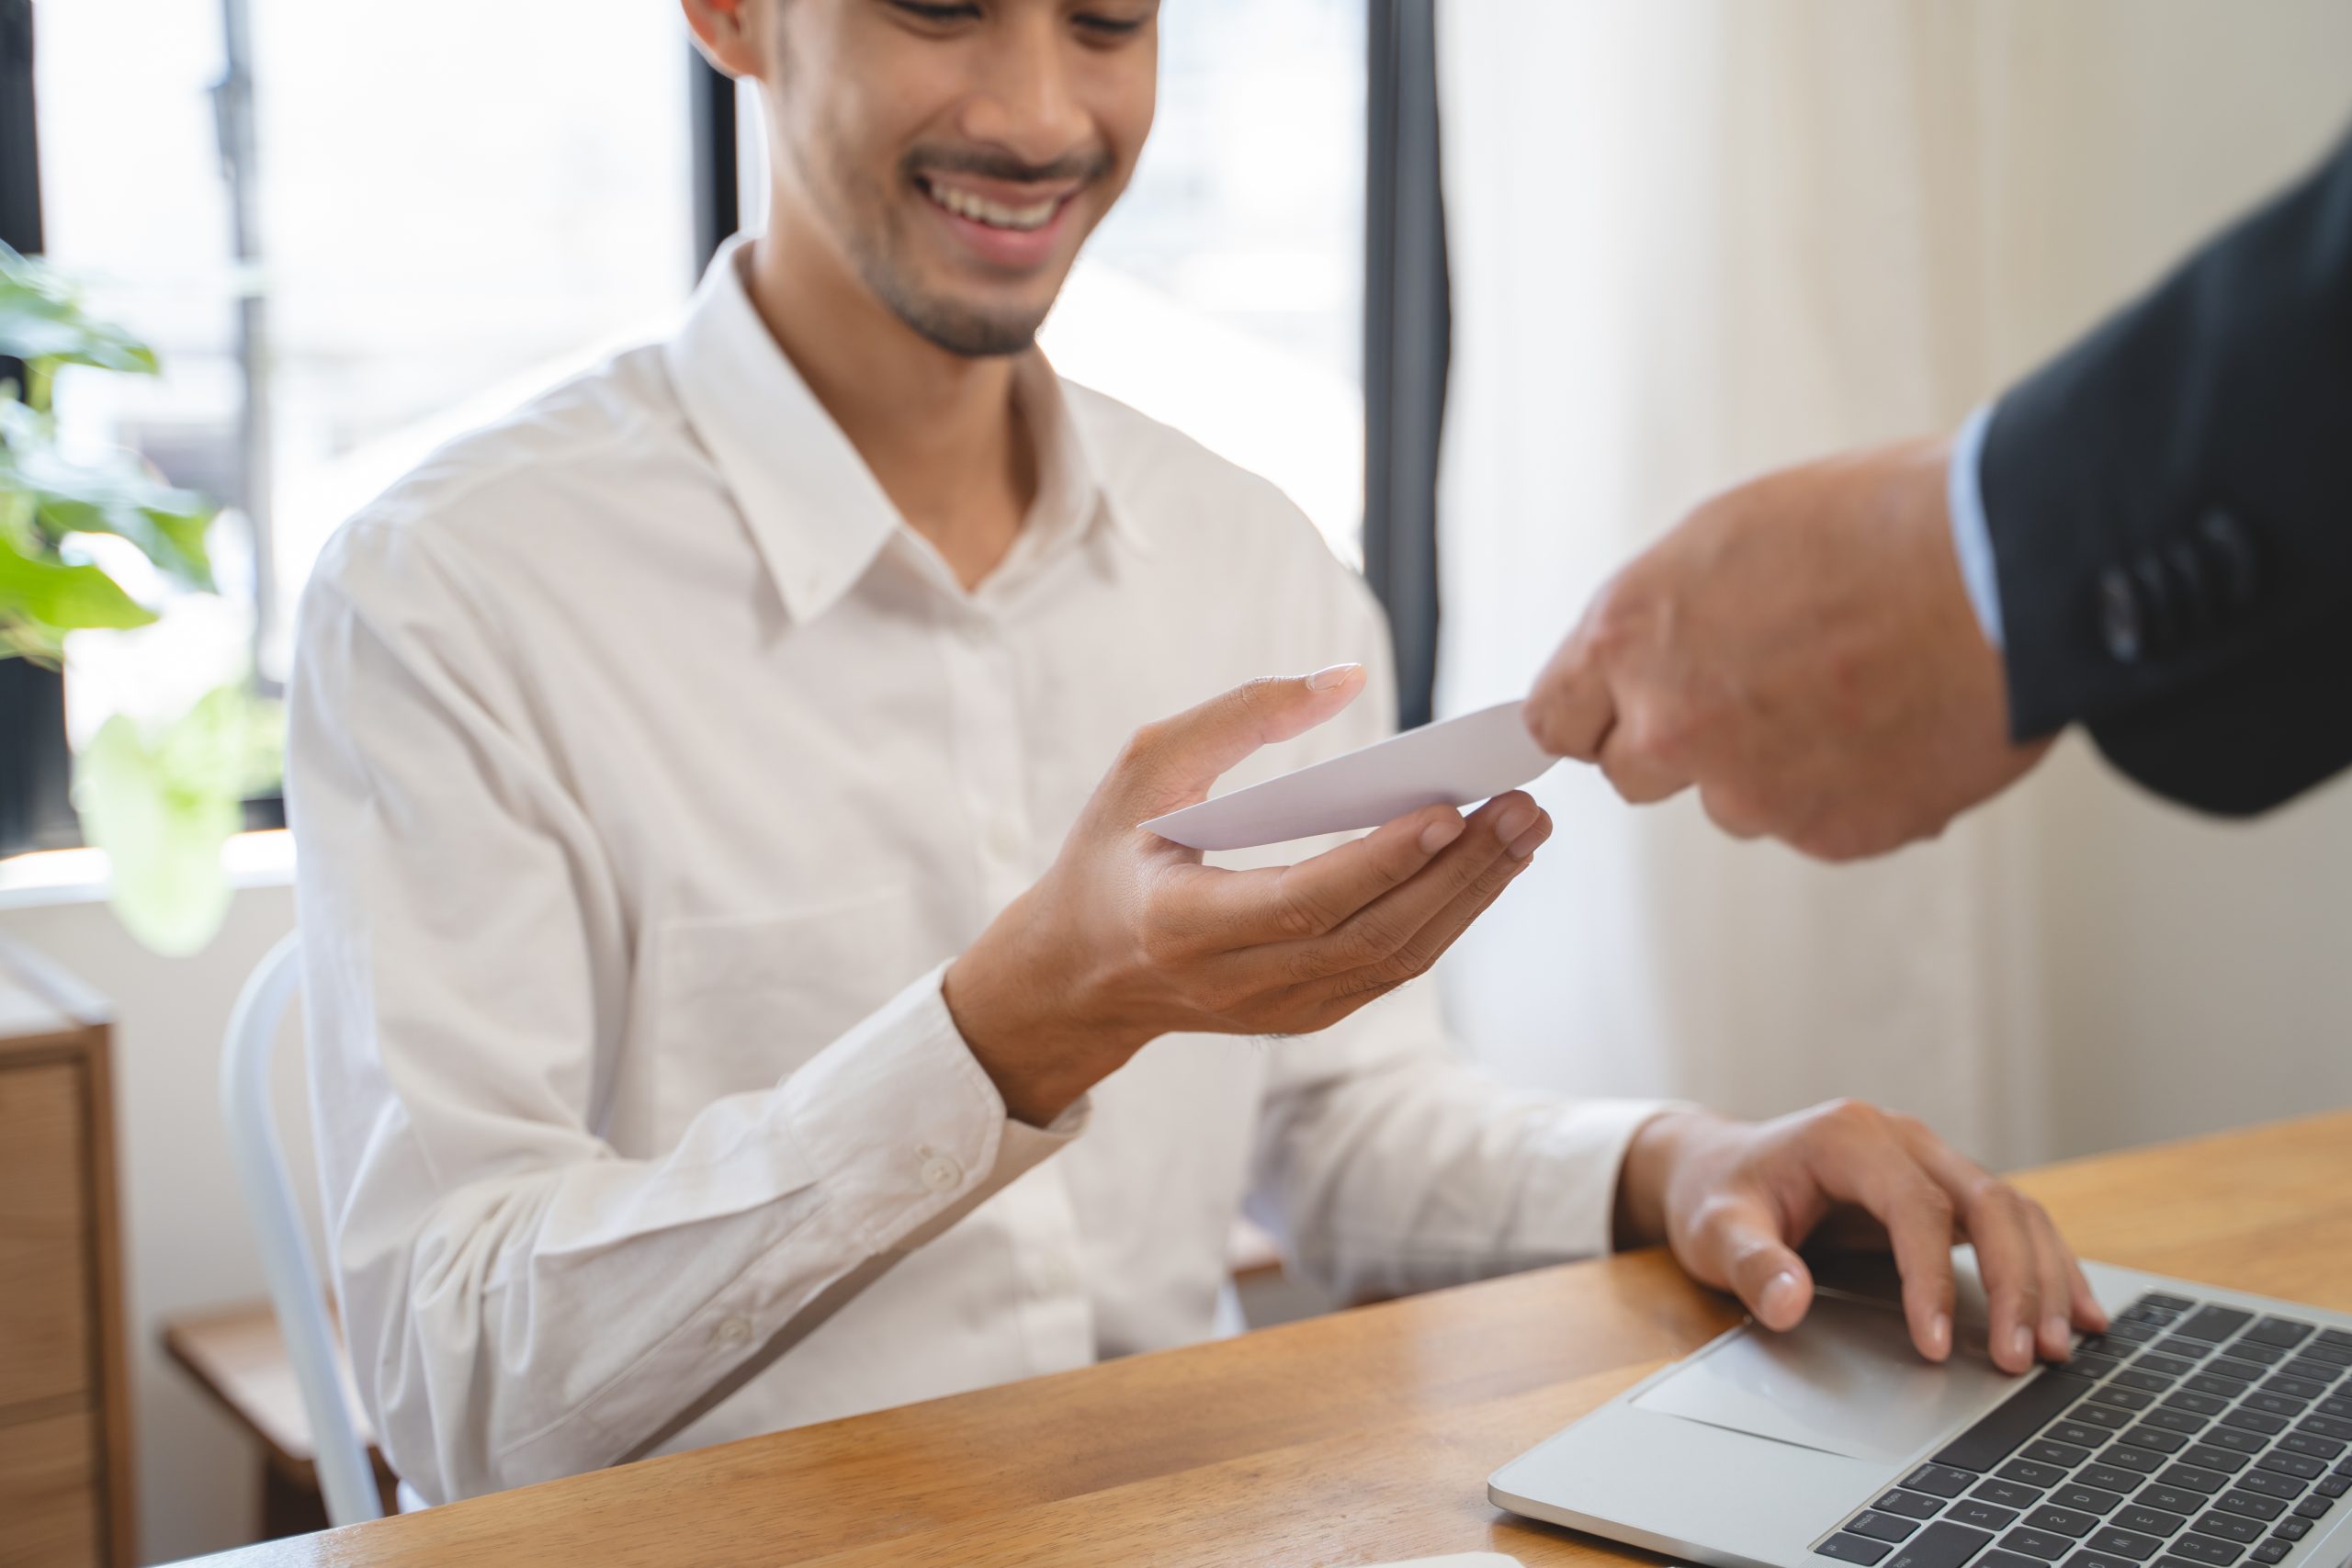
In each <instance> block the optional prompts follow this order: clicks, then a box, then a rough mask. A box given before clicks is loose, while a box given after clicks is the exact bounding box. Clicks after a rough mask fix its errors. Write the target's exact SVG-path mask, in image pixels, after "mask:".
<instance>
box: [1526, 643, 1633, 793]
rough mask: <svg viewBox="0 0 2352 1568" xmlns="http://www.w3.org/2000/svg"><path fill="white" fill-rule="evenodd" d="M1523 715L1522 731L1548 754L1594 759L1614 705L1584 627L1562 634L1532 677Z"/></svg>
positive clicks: (1613, 717)
mask: <svg viewBox="0 0 2352 1568" xmlns="http://www.w3.org/2000/svg"><path fill="white" fill-rule="evenodd" d="M1588 625H1589V618H1588ZM1525 711H1526V716H1527V728H1528V732H1529V733H1530V734H1531V735H1532V736H1533V737H1534V738H1535V743H1536V744H1537V745H1538V746H1541V747H1543V748H1544V750H1546V751H1549V752H1550V753H1551V754H1552V755H1553V756H1555V757H1574V758H1575V759H1577V761H1583V762H1592V761H1599V760H1600V747H1601V742H1602V741H1604V740H1605V739H1608V736H1609V730H1610V728H1611V726H1612V725H1613V724H1614V723H1615V722H1616V719H1617V705H1616V700H1615V698H1614V696H1613V695H1612V694H1611V691H1610V689H1609V677H1608V675H1607V673H1606V672H1605V671H1603V670H1602V668H1601V665H1600V660H1599V659H1598V658H1596V657H1594V653H1593V646H1592V640H1591V638H1590V637H1588V636H1587V635H1586V627H1585V626H1577V629H1576V630H1574V631H1572V632H1570V633H1569V634H1568V636H1567V637H1566V640H1564V641H1563V642H1562V643H1561V644H1560V647H1559V649H1558V651H1557V652H1555V653H1554V654H1553V655H1552V661H1551V662H1550V663H1548V664H1546V665H1545V666H1544V672H1543V673H1542V674H1540V675H1538V676H1537V677H1536V678H1535V686H1534V689H1533V690H1532V691H1531V692H1530V693H1529V694H1528V696H1527V706H1526V710H1525Z"/></svg>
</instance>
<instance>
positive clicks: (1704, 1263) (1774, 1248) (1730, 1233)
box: [1683, 1199, 1813, 1329]
mask: <svg viewBox="0 0 2352 1568" xmlns="http://www.w3.org/2000/svg"><path fill="white" fill-rule="evenodd" d="M1690 1250H1691V1253H1692V1254H1693V1256H1691V1257H1686V1258H1684V1259H1683V1267H1684V1268H1686V1269H1690V1271H1691V1276H1692V1277H1693V1278H1694V1279H1697V1280H1701V1281H1702V1282H1703V1283H1706V1284H1710V1285H1715V1286H1720V1287H1723V1288H1724V1289H1727V1290H1729V1291H1730V1292H1732V1293H1733V1294H1734V1295H1736V1296H1737V1297H1738V1298H1739V1299H1740V1301H1741V1302H1742V1303H1745V1304H1746V1305H1747V1310H1748V1311H1749V1312H1751V1313H1753V1314H1756V1321H1757V1322H1758V1323H1760V1324H1762V1325H1764V1326H1765V1327H1767V1328H1773V1329H1790V1328H1794V1327H1795V1326H1796V1325H1798V1324H1800V1323H1802V1322H1804V1314H1805V1313H1806V1311H1807V1310H1808V1309H1809V1308H1810V1307H1811V1306H1812V1305H1813V1271H1812V1270H1811V1269H1807V1268H1806V1267H1805V1266H1804V1258H1799V1257H1798V1256H1797V1255H1796V1252H1795V1250H1794V1249H1793V1248H1792V1247H1790V1246H1789V1244H1788V1243H1787V1242H1785V1241H1783V1240H1782V1239H1781V1227H1780V1224H1778V1222H1777V1221H1775V1220H1774V1218H1773V1216H1772V1213H1771V1212H1770V1209H1768V1208H1767V1207H1766V1206H1765V1205H1764V1203H1763V1202H1761V1201H1758V1200H1756V1199H1736V1200H1731V1201H1727V1202H1725V1203H1724V1205H1723V1207H1721V1208H1719V1209H1718V1210H1717V1211H1716V1212H1715V1213H1713V1214H1712V1215H1710V1216H1709V1217H1708V1222H1707V1224H1704V1225H1703V1226H1702V1228H1701V1231H1700V1235H1699V1237H1698V1239H1697V1240H1696V1241H1694V1242H1693V1243H1692V1244H1691V1249H1690Z"/></svg>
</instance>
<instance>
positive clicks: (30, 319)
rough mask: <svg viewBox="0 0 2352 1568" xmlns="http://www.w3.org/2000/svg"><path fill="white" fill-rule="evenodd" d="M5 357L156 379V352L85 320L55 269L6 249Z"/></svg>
mask: <svg viewBox="0 0 2352 1568" xmlns="http://www.w3.org/2000/svg"><path fill="white" fill-rule="evenodd" d="M0 356H5V357H6V358H10V359H22V360H26V361H28V362H32V361H38V360H44V359H45V360H51V361H54V362H56V363H58V364H61V365H94V366H96V367H99V368H100V369H104V370H127V371H130V372H131V373H133V374H135V375H144V376H152V375H153V374H154V373H155V369H156V366H155V355H154V351H153V349H150V348H149V347H148V346H147V345H146V344H142V343H141V342H140V341H139V340H138V339H137V338H135V337H133V336H131V335H130V333H128V332H126V331H124V330H123V329H122V328H120V327H119V326H116V325H115V324H114V323H112V322H111V321H98V320H96V318H94V317H92V316H89V315H87V314H85V312H84V311H83V310H82V306H81V302H80V300H78V299H76V298H75V297H74V291H73V289H72V288H69V287H68V286H67V285H66V283H65V280H64V279H63V278H62V277H60V276H58V275H57V273H56V272H55V271H54V270H53V269H51V267H49V266H47V265H44V264H42V263H41V262H39V261H36V260H33V259H31V258H29V257H27V256H22V255H19V254H17V253H16V252H15V251H12V250H9V249H8V248H7V247H6V246H5V245H0Z"/></svg>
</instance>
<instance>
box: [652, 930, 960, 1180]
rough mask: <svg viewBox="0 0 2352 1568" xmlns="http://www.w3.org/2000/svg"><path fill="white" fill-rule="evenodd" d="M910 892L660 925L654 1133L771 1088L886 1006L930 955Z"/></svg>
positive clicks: (663, 1138) (678, 1128) (679, 1127)
mask: <svg viewBox="0 0 2352 1568" xmlns="http://www.w3.org/2000/svg"><path fill="white" fill-rule="evenodd" d="M919 921H920V911H919V909H918V908H917V905H916V901H915V899H914V898H913V897H912V896H911V895H910V893H909V892H908V890H907V889H905V888H903V887H888V888H882V889H879V890H868V891H864V892H860V893H858V894H856V895H854V896H852V897H848V898H845V899H842V900H841V901H839V902H834V903H827V904H823V905H818V906H812V907H810V908H802V909H795V910H791V911H789V912H786V913H781V914H763V915H751V916H741V917H720V918H715V919H713V918H695V919H676V920H671V921H667V922H665V923H664V924H663V925H662V927H661V928H660V929H659V931H657V933H656V935H655V938H654V952H653V987H652V989H653V996H654V1007H653V1017H652V1019H651V1020H650V1026H651V1027H650V1034H651V1037H652V1040H653V1047H654V1055H655V1062H654V1065H653V1066H654V1072H653V1077H654V1081H655V1086H656V1087H655V1091H654V1100H655V1107H656V1111H655V1119H656V1122H657V1123H658V1125H657V1127H656V1128H655V1129H654V1133H655V1136H656V1139H657V1141H658V1142H659V1143H660V1144H661V1145H662V1146H664V1147H666V1146H668V1145H670V1144H672V1143H673V1142H675V1140H676V1139H677V1137H678V1136H679V1134H681V1133H683V1132H684V1129H685V1126H686V1124H687V1123H688V1122H691V1121H693V1120H694V1118H695V1115H697V1114H698V1113H699V1112H700V1111H702V1109H703V1108H704V1107H705V1106H707V1105H708V1104H709V1103H710V1102H711V1101H712V1100H716V1099H718V1098H719V1097H720V1096H722V1095H729V1094H739V1093H744V1092H747V1091H757V1090H762V1089H769V1088H772V1087H773V1086H775V1084H776V1083H777V1082H778V1081H779V1080H781V1079H782V1078H784V1077H786V1075H788V1074H789V1073H791V1072H792V1071H793V1070H794V1069H796V1068H797V1067H798V1066H801V1064H803V1063H805V1062H807V1061H808V1060H809V1058H810V1057H811V1056H814V1055H816V1054H817V1053H818V1052H820V1051H821V1050H823V1049H824V1048H825V1047H826V1046H827V1045H829V1044H831V1043H832V1042H833V1041H834V1040H835V1039H836V1038H838V1037H839V1036H840V1035H841V1034H842V1033H843V1032H846V1031H847V1030H848V1029H849V1027H850V1026H851V1025H852V1024H854V1023H855V1022H857V1021H859V1020H860V1019H862V1018H864V1017H865V1015H866V1014H868V1013H870V1012H872V1011H873V1010H875V1009H876V1008H878V1007H880V1006H881V1005H882V1004H883V1003H884V1002H886V1001H888V1000H889V999H890V998H892V997H894V996H896V995H897V994H898V993H899V991H900V990H902V989H904V988H905V987H907V985H908V984H909V983H910V982H911V981H913V980H914V979H915V977H916V976H917V975H918V974H919V973H920V972H921V971H922V967H923V966H924V965H925V964H931V963H935V962H937V960H938V958H939V957H942V956H944V954H931V953H927V952H926V951H925V943H924V942H923V940H922V931H921V930H920V926H919Z"/></svg>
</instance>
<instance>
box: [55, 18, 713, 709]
mask: <svg viewBox="0 0 2352 1568" xmlns="http://www.w3.org/2000/svg"><path fill="white" fill-rule="evenodd" d="M37 26H38V34H37V42H38V51H37V55H36V65H37V73H38V75H37V90H38V95H39V103H40V118H41V160H42V169H41V174H42V188H43V193H44V197H45V200H44V206H45V209H46V215H47V220H48V222H47V231H48V232H47V238H48V250H49V255H50V258H51V260H52V261H54V262H56V263H57V264H59V265H61V266H62V267H64V268H66V269H68V270H69V271H70V272H71V273H72V274H74V276H77V277H78V278H80V279H82V280H84V281H85V283H86V285H87V286H88V289H89V293H90V297H91V303H92V304H93V305H94V306H95V307H96V309H98V310H101V311H102V312H104V313H107V314H108V315H110V316H112V317H114V318H115V319H117V320H119V321H122V322H124V323H125V324H126V325H128V326H130V328H131V329H132V330H133V331H134V332H137V333H140V334H141V335H143V336H144V337H146V338H147V339H148V340H149V341H150V342H151V343H153V345H154V346H155V348H156V350H157V351H158V353H159V354H160V355H161V356H162V358H163V362H164V372H165V373H164V375H163V376H162V377H161V378H156V379H153V380H152V381H142V380H136V379H131V378H121V377H89V378H76V377H74V376H72V375H70V374H69V375H68V376H67V377H66V378H62V380H61V384H60V387H59V389H58V406H59V412H60V418H61V422H62V423H63V425H64V426H65V428H66V429H67V431H68V432H69V433H70V434H73V435H74V436H75V437H77V438H79V439H81V440H85V441H87V442H91V443H110V444H113V445H117V446H125V447H128V448H130V449H132V450H134V451H137V452H140V453H141V454H142V455H144V456H145V457H147V458H148V459H149V460H150V461H152V462H153V463H154V464H155V465H156V466H157V467H158V468H161V469H162V470H163V471H164V474H165V475H166V476H167V477H168V478H170V479H173V480H175V482H177V483H180V484H183V485H187V486H190V487H193V488H196V489H199V490H202V491H206V492H207V493H209V494H210V495H212V496H214V497H216V498H218V499H220V500H221V501H222V502H226V503H228V505H229V508H230V511H229V513H227V514H226V515H225V516H224V519H223V525H222V526H220V527H218V528H216V529H215V531H214V549H215V551H216V555H217V557H218V561H217V565H218V566H219V567H220V572H219V575H220V579H221V581H222V584H223V586H224V588H226V589H228V590H229V592H228V594H227V595H226V596H225V597H224V598H222V599H218V600H215V599H207V598H203V597H200V596H196V597H191V598H189V599H187V600H185V601H183V602H180V603H176V604H170V605H169V606H168V607H167V608H166V610H165V613H164V619H163V620H162V622H160V623H159V624H158V625H156V626H153V627H149V628H145V629H143V630H141V631H140V632H137V633H132V634H109V635H107V636H105V637H84V638H81V639H77V642H79V643H86V644H87V645H88V646H86V647H84V646H76V648H75V649H74V657H73V662H72V669H71V671H70V672H69V676H68V681H67V694H66V695H67V718H68V727H69V730H70V732H71V734H72V736H73V738H74V742H75V743H76V744H77V745H78V744H79V743H80V742H81V741H82V740H84V739H86V738H87V737H88V735H90V734H91V733H92V732H93V731H94V730H95V729H96V727H97V725H98V724H100V723H101V722H103V721H104V719H105V718H106V717H107V716H108V715H109V714H112V713H115V712H120V711H130V712H134V713H141V714H154V715H158V716H161V715H166V714H171V713H176V712H178V711H180V710H181V709H183V708H185V706H186V705H187V702H188V701H189V700H191V698H192V697H193V696H194V694H196V693H198V692H200V691H202V690H204V689H207V688H209V686H212V685H214V684H217V683H219V682H222V681H224V680H233V679H236V678H238V677H239V676H240V675H241V674H243V672H244V671H246V670H248V669H252V670H254V671H255V672H257V674H258V675H259V677H260V678H261V680H262V681H263V682H265V683H270V682H277V681H279V680H282V679H283V677H284V675H285V671H286V662H287V655H288V643H289V640H290V630H291V628H290V616H291V614H292V610H293V606H294V604H295V602H296V600H297V599H298V597H299V596H300V591H301V585H302V581H303V579H304V578H305V576H306V575H307V574H308V571H309V569H310V565H311V560H312V559H313V558H315V556H316V555H317V552H318V549H319V547H320V545H321V544H322V542H323V541H324V539H325V537H326V536H327V535H328V534H329V533H331V532H332V531H333V529H334V526H335V525H337V524H338V523H340V522H341V521H342V520H343V519H344V518H345V516H347V515H349V514H350V513H352V512H353V511H355V510H356V509H357V508H358V506H359V505H360V504H361V503H363V502H366V501H367V500H368V498H369V497H370V496H371V495H373V494H374V493H375V492H376V491H379V490H380V489H382V488H383V487H384V486H385V485H386V484H388V483H389V482H390V481H391V480H392V479H395V478H396V477H398V476H399V475H400V474H401V472H402V471H403V470H405V469H406V468H410V467H411V466H413V464H414V463H415V462H416V461H417V459H419V458H420V457H423V456H424V453H425V452H426V451H428V450H429V449H430V448H431V447H432V446H435V444H437V443H438V442H440V441H441V440H444V439H446V438H447V437H448V436H450V435H452V434H457V433H458V432H459V431H461V430H463V429H465V428H467V427H468V426H469V425H472V424H476V423H481V422H483V421H484V420H487V419H489V418H490V417H492V416H493V415H495V414H497V413H499V412H503V411H504V410H505V409H507V408H509V407H512V406H513V405H514V404H515V403H516V402H518V401H520V400H523V399H524V398H525V397H526V396H528V395H529V394H530V393H531V392H532V391H534V390H536V389H537V388H539V387H541V386H544V385H546V384H548V382H551V381H553V380H556V379H558V378H560V377H561V376H563V375H565V374H567V373H569V372H570V371H571V370H572V369H574V368H577V367H582V366H584V365H586V364H588V363H590V362H592V361H593V360H594V358H595V357H596V356H597V355H599V354H601V353H602V352H604V351H605V350H606V349H608V348H610V347H613V346H616V345H617V344H621V343H624V342H628V341H632V340H637V339H642V338H645V337H648V336H650V335H653V334H655V333H658V332H659V331H661V330H662V324H663V322H664V321H666V320H667V319H668V317H669V315H670V314H671V313H672V312H673V311H674V310H675V309H676V307H677V306H678V305H679V303H680V302H681V301H683V300H684V298H685V296H686V294H687V293H688V292H689V291H690V290H691V288H692V287H693V284H694V267H695V255H694V247H693V239H692V225H691V220H690V212H689V192H690V189H691V184H690V181H689V178H688V166H689V161H690V154H689V145H690V138H689V130H688V122H687V118H686V112H685V101H686V85H687V56H686V51H685V46H684V42H683V41H682V39H681V37H680V29H679V25H678V22H677V18H676V17H675V16H674V14H673V12H672V11H671V10H670V9H669V8H667V7H665V6H660V5H650V4H648V3H647V0H567V3H566V4H565V5H563V6H553V5H549V4H526V5H520V6H481V5H478V4H475V3H474V0H404V3H403V4H401V5H399V6H373V7H369V6H313V5H306V4H302V3H300V0H225V4H211V5H190V4H188V3H187V0H120V3H119V4H116V5H111V6H82V5H70V4H67V5H61V4H46V5H43V6H40V8H39V11H38V16H37ZM126 37H135V38H137V39H139V40H140V41H139V46H138V47H137V48H136V49H128V50H127V49H125V48H124V47H123V46H122V41H121V40H122V39H124V38H126ZM241 83H242V84H243V85H246V86H248V87H249V91H245V92H240V91H239V86H240V84H241ZM248 128H249V133H250V134H249V138H248V137H247V136H246V135H244V134H242V133H241V132H243V130H247V129H248ZM241 208H242V209H243V212H242V218H243V221H242V223H241V221H240V217H241V214H240V209H241ZM118 564H120V565H121V566H122V567H123V569H124V570H126V571H135V570H137V568H136V565H135V564H134V563H131V562H120V563H118V562H117V561H116V560H115V559H114V558H108V559H107V565H108V566H109V567H110V568H111V567H114V566H117V565H118Z"/></svg>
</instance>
